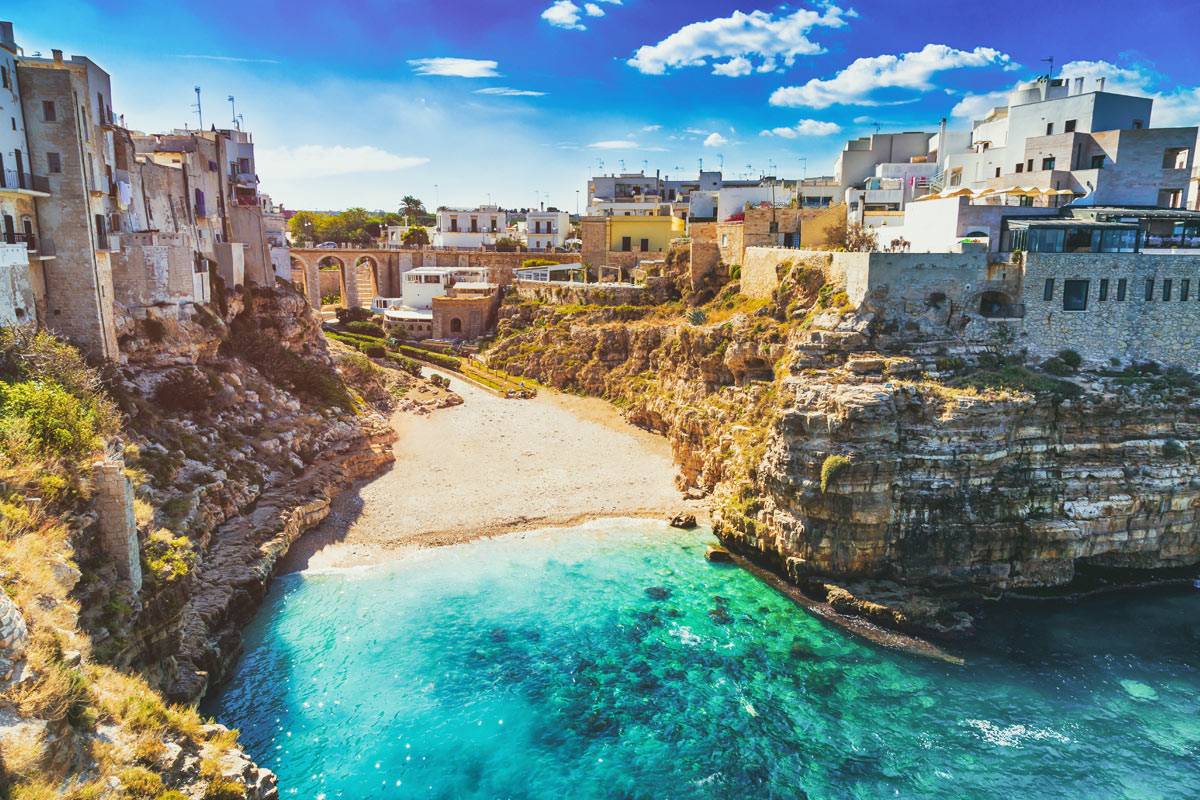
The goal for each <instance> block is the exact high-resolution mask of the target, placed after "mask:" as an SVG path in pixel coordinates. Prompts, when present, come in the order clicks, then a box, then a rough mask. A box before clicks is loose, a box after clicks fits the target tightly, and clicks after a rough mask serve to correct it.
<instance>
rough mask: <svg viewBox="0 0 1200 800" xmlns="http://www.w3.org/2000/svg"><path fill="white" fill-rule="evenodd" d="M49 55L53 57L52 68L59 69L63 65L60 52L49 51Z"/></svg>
mask: <svg viewBox="0 0 1200 800" xmlns="http://www.w3.org/2000/svg"><path fill="white" fill-rule="evenodd" d="M50 55H52V56H54V66H56V67H61V66H62V65H63V57H62V50H51V51H50Z"/></svg>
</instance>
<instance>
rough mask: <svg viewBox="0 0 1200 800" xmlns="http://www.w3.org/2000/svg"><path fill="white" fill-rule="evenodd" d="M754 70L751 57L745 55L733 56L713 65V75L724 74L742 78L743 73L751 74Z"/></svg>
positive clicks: (729, 76)
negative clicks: (722, 62)
mask: <svg viewBox="0 0 1200 800" xmlns="http://www.w3.org/2000/svg"><path fill="white" fill-rule="evenodd" d="M753 71H754V67H753V66H751V64H750V59H748V58H746V57H745V56H737V57H736V58H731V59H730V60H728V61H726V62H725V63H724V64H714V65H713V75H724V76H725V77H726V78H740V77H742V76H743V75H749V74H750V73H751V72H753Z"/></svg>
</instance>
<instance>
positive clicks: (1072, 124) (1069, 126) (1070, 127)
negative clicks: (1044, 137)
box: [1063, 119, 1075, 133]
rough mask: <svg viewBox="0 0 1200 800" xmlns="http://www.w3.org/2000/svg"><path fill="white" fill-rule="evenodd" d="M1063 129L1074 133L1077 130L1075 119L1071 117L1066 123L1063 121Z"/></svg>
mask: <svg viewBox="0 0 1200 800" xmlns="http://www.w3.org/2000/svg"><path fill="white" fill-rule="evenodd" d="M1063 131H1064V132H1066V133H1074V132H1075V120H1073V119H1069V120H1067V121H1066V122H1065V123H1063Z"/></svg>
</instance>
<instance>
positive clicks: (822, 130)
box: [758, 119, 842, 139]
mask: <svg viewBox="0 0 1200 800" xmlns="http://www.w3.org/2000/svg"><path fill="white" fill-rule="evenodd" d="M841 130H842V126H841V125H838V124H837V123H836V122H824V121H822V120H819V119H802V120H800V122H799V123H797V124H796V125H794V126H793V127H791V128H771V129H770V130H767V131H762V132H761V133H759V134H758V135H759V136H782V137H783V138H784V139H795V138H796V137H797V136H829V135H830V134H834V133H840V132H841Z"/></svg>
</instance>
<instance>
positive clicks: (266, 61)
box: [176, 53, 279, 64]
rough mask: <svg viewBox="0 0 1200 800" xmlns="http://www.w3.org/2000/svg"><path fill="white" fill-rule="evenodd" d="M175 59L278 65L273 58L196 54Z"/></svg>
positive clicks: (179, 56) (188, 54)
mask: <svg viewBox="0 0 1200 800" xmlns="http://www.w3.org/2000/svg"><path fill="white" fill-rule="evenodd" d="M176 58H199V59H204V60H205V61H238V62H242V63H245V64H278V63H279V62H278V61H276V60H275V59H273V58H238V57H237V56H205V55H198V54H196V53H187V54H183V55H178V56H176Z"/></svg>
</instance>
